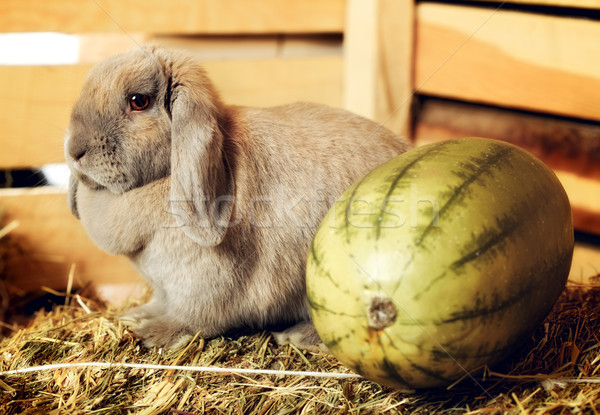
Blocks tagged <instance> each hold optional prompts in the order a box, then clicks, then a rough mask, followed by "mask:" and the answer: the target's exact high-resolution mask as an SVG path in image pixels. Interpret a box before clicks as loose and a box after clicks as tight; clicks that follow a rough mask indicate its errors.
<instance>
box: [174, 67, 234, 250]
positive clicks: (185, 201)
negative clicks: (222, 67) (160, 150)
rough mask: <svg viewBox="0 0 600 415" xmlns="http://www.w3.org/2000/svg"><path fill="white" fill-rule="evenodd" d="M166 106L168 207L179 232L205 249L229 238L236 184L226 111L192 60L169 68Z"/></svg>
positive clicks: (200, 69) (207, 80)
mask: <svg viewBox="0 0 600 415" xmlns="http://www.w3.org/2000/svg"><path fill="white" fill-rule="evenodd" d="M171 70H172V72H171V77H170V78H169V80H168V84H169V85H167V94H166V97H165V106H166V107H167V110H168V111H170V113H171V122H172V124H171V194H170V204H171V212H172V213H173V215H174V217H175V220H176V222H177V224H178V226H181V227H183V230H184V232H185V233H186V234H187V235H188V236H189V237H190V238H191V239H193V240H194V241H196V242H197V243H199V244H202V245H205V246H214V245H217V244H219V243H220V242H221V241H222V240H223V238H224V237H225V233H226V231H227V227H228V225H229V222H230V219H231V214H232V211H233V205H234V200H233V194H234V183H233V176H232V172H231V170H230V167H229V166H228V165H227V161H226V160H227V157H226V155H225V154H224V133H225V132H224V131H222V129H221V126H220V124H221V121H224V117H225V114H224V112H225V111H224V107H223V105H222V104H221V102H220V100H219V97H218V95H217V93H216V92H215V90H214V88H213V86H212V83H211V82H210V80H209V79H208V78H207V77H206V75H205V73H204V70H203V69H202V68H201V67H200V66H199V65H197V64H196V63H195V62H192V61H191V60H186V61H185V62H181V61H180V62H177V60H175V61H174V62H173V63H172V66H171Z"/></svg>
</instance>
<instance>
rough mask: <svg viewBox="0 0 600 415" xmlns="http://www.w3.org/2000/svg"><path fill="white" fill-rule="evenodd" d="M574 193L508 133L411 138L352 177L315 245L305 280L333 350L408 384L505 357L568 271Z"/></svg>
mask: <svg viewBox="0 0 600 415" xmlns="http://www.w3.org/2000/svg"><path fill="white" fill-rule="evenodd" d="M573 239H574V238H573V224H572V219H571V209H570V205H569V200H568V198H567V195H566V194H565V191H564V189H563V187H562V186H561V184H560V182H559V181H558V179H557V178H556V176H555V174H554V173H553V172H552V170H550V169H549V168H548V167H547V166H546V165H544V164H543V163H542V162H541V161H539V160H538V159H536V158H535V157H534V156H532V155H531V154H529V153H527V152H526V151H524V150H522V149H520V148H518V147H516V146H513V145H511V144H507V143H504V142H501V141H496V140H490V139H484V138H461V139H456V140H451V141H446V142H440V143H435V144H431V145H426V146H422V147H418V148H416V149H413V150H411V151H409V152H407V153H404V154H402V155H400V156H398V157H396V158H394V159H392V160H390V161H389V162H387V163H385V164H383V165H381V166H379V167H378V168H376V169H375V170H373V171H372V172H371V173H369V174H368V175H366V176H365V177H363V178H362V179H361V180H359V181H358V182H357V183H355V184H354V185H353V186H352V187H351V188H350V189H348V191H346V192H345V194H344V195H343V196H342V197H341V198H340V199H339V200H338V201H337V202H336V203H335V204H334V205H333V206H332V208H331V209H330V211H329V212H328V213H327V215H326V217H325V218H324V219H323V221H322V223H321V225H320V227H319V229H318V230H317V233H316V235H315V237H314V240H313V242H312V245H311V247H310V250H309V256H308V262H307V281H306V282H307V294H308V300H309V306H310V311H311V316H312V318H313V321H314V324H315V327H316V329H317V332H318V333H319V335H320V336H321V338H322V340H323V342H324V343H325V344H326V345H327V346H328V348H329V350H330V351H331V352H332V353H333V354H334V355H335V356H336V357H337V358H338V359H339V360H340V361H341V362H342V363H344V364H345V365H346V366H348V367H350V368H352V369H354V370H355V371H357V372H358V373H359V374H361V375H363V376H364V377H366V378H368V379H371V380H373V381H375V382H378V383H380V384H383V385H387V386H391V387H395V388H399V389H401V390H414V389H418V388H429V387H439V386H446V385H449V384H451V383H452V382H454V381H455V380H456V379H458V378H461V377H463V376H468V375H471V374H473V373H474V372H475V371H477V370H480V369H481V368H482V367H484V366H485V365H493V364H494V363H496V362H498V361H499V360H500V359H503V358H505V357H506V356H507V355H508V354H509V353H510V352H511V351H513V350H514V349H515V347H516V346H517V345H519V343H521V342H522V341H523V340H525V339H527V338H528V336H529V335H530V333H531V331H532V330H533V329H534V328H535V327H536V326H537V325H538V324H539V323H540V322H541V321H542V320H543V319H544V317H545V316H546V315H547V314H548V312H549V311H550V310H551V308H552V306H553V304H554V303H555V301H556V300H557V298H558V296H559V295H560V293H561V291H562V289H563V287H564V285H565V283H566V280H567V277H568V275H569V270H570V264H571V258H572V254H573V245H574V240H573Z"/></svg>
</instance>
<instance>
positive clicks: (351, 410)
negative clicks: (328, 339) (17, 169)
mask: <svg viewBox="0 0 600 415" xmlns="http://www.w3.org/2000/svg"><path fill="white" fill-rule="evenodd" d="M6 241H7V238H4V239H0V272H1V270H2V255H3V252H6V250H4V251H3V248H2V245H3V244H4V243H6ZM59 294H60V293H59ZM57 298H59V301H57V303H58V304H56V305H55V306H53V307H52V308H51V309H49V310H45V309H41V310H39V311H37V312H35V314H34V315H33V316H32V317H31V319H30V320H29V321H28V323H27V324H26V325H13V324H12V323H9V322H8V317H10V316H12V315H13V314H14V310H12V309H11V308H10V306H11V305H10V302H8V301H4V302H3V303H2V305H3V309H2V311H3V312H4V315H5V316H6V318H5V319H4V321H5V322H4V323H3V324H4V326H5V333H7V335H6V336H5V337H4V338H3V339H2V340H1V341H0V372H2V373H0V412H1V413H3V414H80V413H81V414H88V413H89V414H119V413H124V414H125V413H136V414H138V413H139V414H286V413H294V414H295V413H299V414H344V413H347V414H442V413H444V414H463V413H468V414H482V415H483V414H504V413H507V414H512V413H515V414H516V413H527V414H546V413H549V414H570V413H590V414H598V413H599V412H600V403H598V402H600V340H599V338H598V337H599V336H600V319H599V316H600V281H599V279H598V278H596V279H592V284H591V285H590V286H585V287H584V286H577V285H573V284H571V285H569V286H568V287H567V288H566V289H565V291H564V292H563V294H562V296H561V298H560V299H559V301H558V302H557V304H556V306H555V308H554V310H553V311H552V313H551V314H550V315H549V316H548V318H547V319H546V320H545V322H544V323H543V324H542V325H541V326H540V327H539V328H538V329H537V330H536V331H535V332H534V333H533V335H532V336H531V338H530V339H525V340H524V342H523V345H522V348H521V350H519V351H518V352H516V353H515V354H514V356H513V357H512V358H511V359H509V360H508V361H506V362H504V363H503V364H502V365H500V366H498V367H494V368H490V369H487V368H486V369H485V370H484V371H482V372H481V373H479V374H477V375H475V376H474V377H472V378H471V377H469V376H465V378H464V379H462V380H461V381H459V382H458V383H457V384H455V385H453V386H452V387H451V388H449V389H447V390H426V391H419V392H417V393H415V394H402V393H399V392H396V391H393V390H391V389H388V388H384V387H381V386H379V385H377V384H374V383H372V382H369V381H367V380H364V379H360V378H323V377H315V376H312V375H301V374H285V375H283V374H273V373H267V374H252V373H242V374H234V373H228V372H225V373H211V372H204V371H191V370H180V369H181V368H180V369H177V370H173V369H169V368H163V367H162V366H161V367H160V368H158V367H157V366H156V365H163V366H195V367H209V368H243V369H259V370H263V369H268V370H277V371H281V370H286V371H293V372H325V373H350V372H349V370H347V369H346V368H344V367H343V366H342V365H341V364H340V363H339V362H338V361H337V360H336V359H335V358H334V357H333V356H332V355H329V354H326V353H320V352H319V353H311V352H306V351H302V350H298V349H296V348H295V347H293V346H277V345H276V344H275V343H274V341H273V340H272V338H271V336H270V335H269V334H268V333H257V334H255V335H252V336H244V337H239V338H217V339H211V340H203V339H197V338H196V339H193V340H192V341H191V342H190V343H189V344H188V345H187V346H186V347H184V348H182V349H180V350H177V351H162V350H156V349H147V348H145V347H144V346H143V345H142V344H141V342H140V341H139V339H137V338H136V337H135V336H134V335H133V334H132V333H131V332H130V331H129V330H128V329H127V328H126V327H124V326H123V325H122V324H121V323H120V322H119V320H118V318H117V315H118V314H119V312H121V311H122V309H121V310H120V309H117V308H114V307H112V306H110V305H107V304H104V303H102V302H101V301H99V300H97V299H95V298H94V296H93V295H92V294H88V295H86V293H85V292H82V293H80V294H77V295H66V294H64V293H63V295H62V296H60V295H59V297H57ZM7 300H8V299H7ZM132 305H134V304H128V305H127V307H130V306H132ZM92 363H96V364H100V363H101V364H102V365H103V366H91V364H92ZM53 364H64V365H63V366H60V367H49V366H48V365H53ZM109 364H110V365H109ZM66 365H72V367H69V366H66ZM124 365H129V366H124ZM136 365H152V366H150V367H147V366H136ZM35 366H41V368H38V369H35V370H33V371H31V372H27V373H14V372H12V373H11V372H8V371H14V370H17V369H26V368H32V367H35ZM75 366H76V367H75ZM278 373H279V372H278Z"/></svg>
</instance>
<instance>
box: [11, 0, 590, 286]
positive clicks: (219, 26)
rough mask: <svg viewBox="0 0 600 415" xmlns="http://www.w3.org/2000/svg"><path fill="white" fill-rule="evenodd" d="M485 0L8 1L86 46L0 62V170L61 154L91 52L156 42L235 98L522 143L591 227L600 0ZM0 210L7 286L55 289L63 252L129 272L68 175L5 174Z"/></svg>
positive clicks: (585, 252)
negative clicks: (96, 232)
mask: <svg viewBox="0 0 600 415" xmlns="http://www.w3.org/2000/svg"><path fill="white" fill-rule="evenodd" d="M481 4H482V2H479V3H476V4H475V5H474V6H471V5H469V4H468V3H466V4H465V2H463V3H462V4H461V5H453V4H447V3H446V4H439V3H434V2H425V1H423V2H419V3H417V4H415V3H414V2H413V1H411V0H368V1H367V0H301V1H286V0H250V1H248V0H193V1H188V0H174V1H171V2H164V1H159V0H151V1H147V2H122V1H119V0H103V1H87V0H56V1H51V2H49V1H45V0H27V1H21V0H3V1H2V2H0V30H2V31H3V32H6V33H8V32H45V31H51V32H63V33H69V34H73V35H76V36H77V37H78V39H79V41H80V45H81V46H80V54H79V61H78V63H76V64H73V65H64V66H0V169H7V168H9V169H10V168H22V167H39V166H42V165H44V164H46V163H55V162H61V161H62V160H63V155H62V140H63V135H64V130H65V127H66V125H67V123H68V116H69V112H70V109H71V106H72V104H73V102H74V100H75V98H76V96H77V94H78V92H79V89H80V87H81V84H82V82H83V79H84V77H85V75H86V73H87V71H88V70H89V68H90V66H91V65H92V64H94V63H95V62H97V61H98V60H100V59H102V58H104V57H106V56H109V55H111V54H113V53H116V52H120V51H124V50H127V49H131V48H134V47H137V46H138V45H139V44H142V43H144V42H147V41H153V42H159V43H162V44H165V45H167V46H171V47H179V48H185V49H186V50H188V51H190V52H191V53H194V54H195V55H196V56H197V57H198V58H199V59H201V60H202V61H204V63H205V66H206V68H207V70H208V72H209V75H210V76H211V78H212V79H213V81H214V82H215V84H216V85H217V87H218V88H219V89H220V91H221V93H222V95H223V98H224V99H225V100H226V101H227V102H230V103H236V104H241V105H254V106H268V105H276V104H281V103H287V102H292V101H297V100H308V101H315V102H322V103H325V104H329V105H333V106H338V107H345V108H347V109H350V110H352V111H354V112H357V113H359V114H362V115H365V116H367V117H370V118H372V119H374V120H376V121H378V122H382V123H384V125H386V126H387V127H389V128H390V129H392V130H394V131H395V132H397V133H399V134H402V135H405V136H409V137H410V138H411V139H414V140H415V141H416V142H417V144H421V143H427V142H431V141H436V140H442V139H448V138H453V137H459V136H465V135H480V136H488V137H492V138H499V139H505V140H508V141H512V142H515V143H517V144H519V145H522V146H523V147H525V148H527V149H528V150H530V151H532V152H534V154H536V155H538V156H539V157H541V158H542V159H543V160H544V161H546V162H547V163H548V164H549V165H551V166H552V167H553V168H555V170H556V171H557V174H558V175H559V177H560V178H561V180H562V181H563V183H564V185H565V187H566V189H567V191H568V193H569V196H570V198H571V201H572V203H573V207H574V213H575V220H576V223H577V226H578V227H579V228H580V229H581V230H585V231H587V232H595V233H600V168H599V167H598V166H599V164H598V163H597V162H598V161H600V127H599V126H598V124H597V123H598V122H600V104H599V103H600V42H599V41H598V39H600V21H599V20H598V19H599V18H600V17H599V16H600V15H599V14H598V12H597V10H600V0H574V1H568V0H522V1H517V0H514V1H509V2H507V3H506V5H505V6H504V7H501V8H499V9H497V7H498V5H499V4H500V3H499V2H493V1H490V2H489V7H483V6H482V5H481ZM523 4H526V5H527V8H526V9H525V10H521V9H519V8H518V7H519V6H521V5H523ZM555 6H568V7H570V9H562V8H558V9H557V8H555ZM538 7H549V8H545V9H543V10H542V9H539V8H538ZM584 13H588V14H589V13H592V15H593V16H595V18H594V19H585V18H582V15H583V14H584ZM594 13H595V14H594ZM0 210H2V211H3V212H4V216H3V218H2V223H3V224H6V223H10V222H13V221H18V222H19V226H18V227H17V228H16V229H15V230H14V231H12V232H11V233H10V236H11V238H12V239H13V240H14V241H16V242H17V243H18V244H19V246H20V250H19V252H20V254H19V255H14V256H11V259H10V262H9V264H8V266H7V269H6V272H7V275H8V283H9V286H10V288H11V289H12V290H14V291H15V292H25V291H29V290H33V289H37V288H38V287H39V286H40V285H46V286H49V287H52V288H56V289H62V288H64V287H65V286H66V281H67V276H68V274H69V269H70V267H71V265H72V264H76V270H75V278H76V282H77V283H78V284H85V283H86V282H89V281H94V282H102V285H103V287H104V288H105V290H106V292H111V293H114V292H115V291H119V292H122V291H123V283H124V282H131V281H136V279H137V277H136V274H135V272H134V271H133V269H132V268H131V266H130V265H129V264H128V263H127V261H126V260H124V259H123V258H116V257H110V256H108V255H106V254H104V253H102V252H100V251H99V250H98V249H97V248H95V247H94V246H93V244H92V243H91V242H90V241H89V240H88V238H87V236H86V235H85V233H84V232H83V230H82V228H81V226H80V224H79V223H78V221H76V220H75V219H74V218H72V217H71V215H70V213H69V212H68V209H67V207H66V197H65V193H64V190H61V189H54V188H45V189H25V190H23V189H20V190H17V189H9V190H6V189H2V190H1V191H0ZM599 270H600V256H598V255H597V254H596V253H595V251H594V250H593V249H592V248H591V247H587V246H582V247H581V248H580V249H579V250H578V252H577V254H576V261H575V265H574V268H573V277H574V278H579V277H583V278H585V277H587V276H589V275H593V274H595V273H597V272H598V271H599ZM111 290H113V291H111ZM109 295H111V296H112V295H114V294H109Z"/></svg>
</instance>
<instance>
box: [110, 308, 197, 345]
mask: <svg viewBox="0 0 600 415" xmlns="http://www.w3.org/2000/svg"><path fill="white" fill-rule="evenodd" d="M121 320H122V321H123V322H124V323H125V324H127V325H128V326H130V328H131V330H132V331H133V332H134V333H135V334H136V335H137V336H139V337H141V338H142V340H143V342H144V346H146V347H162V348H166V349H171V350H176V349H180V348H181V347H183V346H185V345H187V344H188V343H189V341H190V340H191V338H192V333H191V332H190V330H189V329H187V328H186V327H184V326H182V325H181V324H179V323H177V322H175V321H173V320H171V319H169V318H167V317H164V316H161V317H158V316H156V315H152V314H150V313H149V312H148V310H147V309H144V308H143V306H142V307H137V308H134V309H132V310H130V311H128V312H127V313H125V314H123V315H122V316H121Z"/></svg>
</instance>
